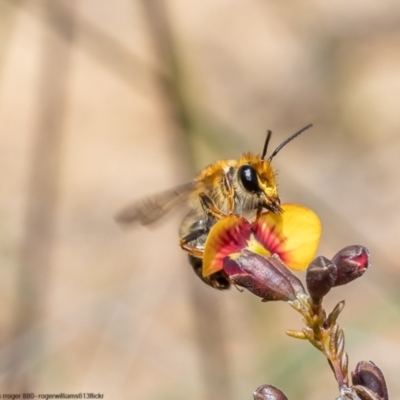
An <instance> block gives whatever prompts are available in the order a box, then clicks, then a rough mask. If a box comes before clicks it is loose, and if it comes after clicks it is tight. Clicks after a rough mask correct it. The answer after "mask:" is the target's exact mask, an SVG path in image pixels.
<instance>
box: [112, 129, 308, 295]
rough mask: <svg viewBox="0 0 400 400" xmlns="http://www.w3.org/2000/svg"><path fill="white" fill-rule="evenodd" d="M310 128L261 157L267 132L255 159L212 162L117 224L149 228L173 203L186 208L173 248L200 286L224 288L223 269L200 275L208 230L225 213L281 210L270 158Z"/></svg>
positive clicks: (130, 211) (246, 155)
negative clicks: (182, 252)
mask: <svg viewBox="0 0 400 400" xmlns="http://www.w3.org/2000/svg"><path fill="white" fill-rule="evenodd" d="M311 126H312V124H309V125H307V126H305V127H304V128H302V129H300V130H299V131H298V132H296V133H294V134H293V135H291V136H290V137H289V138H287V139H286V140H285V141H283V142H282V143H281V144H280V145H279V146H278V147H277V148H276V149H275V150H274V151H273V152H272V154H271V155H270V156H269V157H268V158H267V159H265V156H266V154H267V150H268V144H269V141H270V138H271V135H272V132H271V131H268V134H267V137H266V139H265V142H264V148H263V151H262V154H261V156H260V155H256V154H253V153H250V152H247V153H243V154H242V155H241V156H240V157H239V158H238V159H233V160H219V161H216V162H215V163H213V164H210V165H209V166H207V167H206V168H204V169H203V170H202V171H201V172H200V173H199V174H198V175H197V176H196V177H195V179H194V180H193V181H192V182H190V183H187V184H184V185H181V186H178V187H176V188H174V189H171V190H167V191H165V192H161V193H159V194H156V195H154V196H152V197H148V198H146V199H144V200H142V201H138V202H135V203H133V204H131V205H129V206H128V207H126V208H124V209H122V211H121V212H119V213H118V214H117V215H116V218H115V219H116V221H117V222H118V223H119V224H121V225H128V224H132V223H134V222H139V223H140V224H141V225H149V224H151V223H152V222H155V221H156V220H158V219H159V218H161V217H163V216H164V215H165V214H167V213H168V212H169V211H171V210H172V209H173V208H175V207H177V206H178V205H179V204H183V203H185V204H187V205H188V206H189V209H190V211H189V213H188V214H187V215H186V216H185V218H184V219H183V221H182V223H181V226H180V229H179V238H180V240H179V244H180V246H181V248H182V249H183V250H185V251H186V252H187V253H188V256H189V263H190V264H191V266H192V268H193V270H194V272H195V273H196V275H197V276H198V277H199V278H200V279H201V280H202V281H203V282H205V283H206V284H208V285H210V286H212V287H213V288H216V289H219V290H224V289H228V288H229V287H230V282H229V279H228V277H227V275H226V274H225V272H224V271H218V272H216V273H214V274H212V275H210V276H208V277H203V275H202V257H203V251H204V244H205V241H206V239H207V236H208V233H209V232H210V229H211V228H212V226H213V225H214V224H215V223H216V221H217V220H218V219H219V218H222V217H223V216H226V215H232V214H238V215H243V216H248V215H250V214H252V213H253V214H254V213H260V212H261V211H262V210H263V209H265V210H267V211H269V212H272V213H274V214H280V213H281V212H282V209H281V207H280V198H279V194H278V189H277V184H276V179H275V170H274V168H273V167H272V165H271V162H272V159H273V158H274V157H275V156H276V155H277V154H278V152H279V151H280V150H281V149H282V148H283V147H284V146H285V145H286V144H288V143H289V142H290V141H292V140H293V139H294V138H296V137H297V136H299V135H300V134H301V133H303V132H304V131H306V130H307V129H309V128H310V127H311Z"/></svg>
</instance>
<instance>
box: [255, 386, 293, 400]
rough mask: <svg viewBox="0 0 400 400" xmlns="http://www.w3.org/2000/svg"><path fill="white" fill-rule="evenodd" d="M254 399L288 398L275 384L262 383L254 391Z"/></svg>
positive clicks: (273, 399) (286, 399) (280, 399)
mask: <svg viewBox="0 0 400 400" xmlns="http://www.w3.org/2000/svg"><path fill="white" fill-rule="evenodd" d="M253 396H254V400H288V398H287V397H286V396H285V395H284V394H283V393H282V392H281V391H280V390H279V389H278V388H276V387H275V386H272V385H262V386H260V387H259V388H258V389H257V390H256V391H255V392H254V393H253Z"/></svg>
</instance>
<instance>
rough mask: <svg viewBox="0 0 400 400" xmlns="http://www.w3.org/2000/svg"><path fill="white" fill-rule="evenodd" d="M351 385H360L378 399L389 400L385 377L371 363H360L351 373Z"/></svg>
mask: <svg viewBox="0 0 400 400" xmlns="http://www.w3.org/2000/svg"><path fill="white" fill-rule="evenodd" d="M351 377H352V380H353V385H360V386H364V387H366V388H368V389H370V390H371V391H372V392H374V393H375V394H376V395H377V396H378V397H379V398H382V399H384V400H388V399H389V394H388V391H387V387H386V381H385V377H384V376H383V374H382V371H381V370H380V369H379V368H378V367H377V366H376V365H375V364H374V363H373V362H372V361H360V362H359V363H358V364H357V365H356V369H355V371H354V372H352V373H351Z"/></svg>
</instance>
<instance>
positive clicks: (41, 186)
mask: <svg viewBox="0 0 400 400" xmlns="http://www.w3.org/2000/svg"><path fill="white" fill-rule="evenodd" d="M74 3H75V2H72V1H69V0H68V1H66V4H68V6H67V7H68V8H70V9H72V8H73V7H74ZM43 4H44V10H43V9H42V8H41V9H40V10H41V11H44V13H43V14H44V17H43V18H45V19H46V20H47V21H48V23H49V24H50V25H51V26H54V27H55V26H60V25H62V26H63V29H64V31H65V32H66V34H67V37H68V41H67V42H65V41H60V40H59V38H57V37H54V35H53V34H52V32H50V33H45V36H44V41H43V51H44V52H43V65H42V69H41V73H42V76H41V80H40V87H39V99H38V125H37V127H36V132H35V136H34V141H33V147H32V160H31V167H30V176H29V182H28V185H29V186H28V194H27V208H26V215H25V227H24V228H25V230H24V237H23V241H22V244H21V266H20V271H19V281H18V285H19V287H18V288H17V293H19V299H18V303H17V309H16V314H15V318H16V319H15V326H14V332H13V335H14V336H15V337H16V338H18V337H20V336H21V335H25V336H27V337H28V340H26V341H24V342H23V345H21V346H20V347H19V349H18V351H17V352H14V354H13V355H12V356H11V359H10V366H9V374H10V383H9V384H10V389H11V390H12V391H13V392H14V393H20V392H23V391H27V390H29V391H32V390H33V387H34V386H33V385H34V384H35V382H37V379H34V378H35V377H33V376H32V373H30V372H29V371H26V368H25V366H26V365H31V364H32V360H33V359H38V358H40V353H41V351H42V350H41V349H42V344H43V338H42V337H41V336H40V335H33V334H32V335H30V334H29V333H30V332H32V331H33V330H34V327H35V326H36V325H37V324H38V323H40V321H41V320H42V319H43V317H44V315H45V312H46V304H47V303H46V302H47V296H46V293H47V292H48V288H49V282H50V280H51V272H52V254H53V250H54V243H55V230H56V213H57V205H58V199H59V183H60V168H61V146H62V136H63V121H64V114H65V109H66V100H67V89H68V82H69V72H70V61H71V51H72V45H73V40H74V36H75V26H74V23H73V19H72V18H66V19H64V17H63V14H62V13H60V9H59V8H58V7H59V4H60V2H54V1H52V0H45V1H44V3H43ZM71 15H73V14H72V13H71ZM38 355H39V357H38Z"/></svg>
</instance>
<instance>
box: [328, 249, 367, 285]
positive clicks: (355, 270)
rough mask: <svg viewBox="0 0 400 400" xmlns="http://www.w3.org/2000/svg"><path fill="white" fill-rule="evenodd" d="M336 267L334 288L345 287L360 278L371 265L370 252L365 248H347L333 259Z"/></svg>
mask: <svg viewBox="0 0 400 400" xmlns="http://www.w3.org/2000/svg"><path fill="white" fill-rule="evenodd" d="M332 262H333V263H334V264H335V265H336V270H337V277H336V282H335V285H334V286H340V285H345V284H346V283H349V282H351V281H353V280H354V279H357V278H359V277H360V276H361V275H363V274H364V272H365V271H366V270H367V268H368V267H369V265H370V261H369V251H368V249H367V248H365V247H363V246H357V245H353V246H347V247H345V248H344V249H342V250H340V251H339V252H338V253H337V254H336V255H335V256H334V257H333V258H332Z"/></svg>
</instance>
